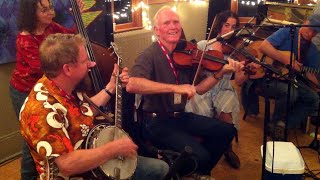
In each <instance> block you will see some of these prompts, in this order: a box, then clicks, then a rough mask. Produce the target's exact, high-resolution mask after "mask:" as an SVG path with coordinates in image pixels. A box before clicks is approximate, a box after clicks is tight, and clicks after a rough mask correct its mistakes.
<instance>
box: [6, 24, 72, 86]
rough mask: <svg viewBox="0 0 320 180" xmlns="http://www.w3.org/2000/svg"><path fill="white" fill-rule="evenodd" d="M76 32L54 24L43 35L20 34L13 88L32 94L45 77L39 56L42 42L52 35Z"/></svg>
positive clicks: (17, 41)
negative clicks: (37, 83)
mask: <svg viewBox="0 0 320 180" xmlns="http://www.w3.org/2000/svg"><path fill="white" fill-rule="evenodd" d="M74 32H75V31H74V30H73V29H67V28H65V27H63V26H61V25H59V24H57V23H55V22H52V23H51V24H50V25H49V26H48V27H47V28H46V30H45V32H44V33H43V34H41V35H31V34H30V35H22V34H21V33H19V34H18V36H17V40H16V50H17V52H16V67H15V69H14V70H13V73H12V75H11V80H10V84H11V86H12V87H13V88H15V89H16V90H18V91H20V92H30V90H31V88H32V87H33V86H34V85H35V83H36V82H37V81H38V80H39V79H40V78H41V77H42V75H43V73H42V71H41V69H40V55H39V46H40V44H41V43H42V41H43V40H44V39H45V38H46V37H47V36H49V35H50V34H55V33H64V34H66V33H74Z"/></svg>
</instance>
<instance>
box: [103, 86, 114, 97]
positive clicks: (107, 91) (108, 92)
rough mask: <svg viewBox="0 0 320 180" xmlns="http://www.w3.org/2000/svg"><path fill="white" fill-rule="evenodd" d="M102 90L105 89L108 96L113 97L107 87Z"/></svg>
mask: <svg viewBox="0 0 320 180" xmlns="http://www.w3.org/2000/svg"><path fill="white" fill-rule="evenodd" d="M104 91H105V92H106V93H107V94H108V95H109V96H110V97H113V94H112V93H111V92H110V91H109V89H107V88H105V89H104Z"/></svg>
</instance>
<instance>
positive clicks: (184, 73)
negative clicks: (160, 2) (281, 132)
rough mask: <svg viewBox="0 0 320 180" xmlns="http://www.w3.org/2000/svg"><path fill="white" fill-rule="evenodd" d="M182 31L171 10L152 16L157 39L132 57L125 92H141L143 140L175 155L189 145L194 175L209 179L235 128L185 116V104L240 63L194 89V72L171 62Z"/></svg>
mask: <svg viewBox="0 0 320 180" xmlns="http://www.w3.org/2000/svg"><path fill="white" fill-rule="evenodd" d="M181 30H182V28H181V24H180V19H179V16H178V15H177V13H176V12H174V11H173V10H172V9H171V8H170V7H167V6H165V7H163V8H161V9H160V10H159V11H158V12H157V13H156V15H155V17H154V33H155V34H156V36H157V39H158V41H156V42H154V43H153V44H152V45H151V46H150V47H148V48H147V49H146V50H145V51H144V52H143V53H142V54H140V55H139V57H138V58H137V59H136V62H135V64H134V66H133V67H132V69H131V72H130V73H131V74H130V78H129V82H128V84H127V86H126V89H127V91H128V92H131V93H137V94H142V98H143V102H144V103H143V105H142V110H143V118H144V127H143V128H144V132H145V135H146V137H148V139H150V140H151V141H152V143H154V144H155V145H156V146H158V147H161V148H166V149H172V150H175V151H179V152H181V151H182V150H183V149H184V147H185V146H190V147H191V148H192V150H193V156H194V158H195V160H196V162H197V164H198V167H197V170H196V171H197V173H199V174H202V175H210V171H211V169H212V168H213V167H214V166H215V165H216V163H217V162H218V161H219V159H220V157H221V155H222V154H223V152H225V150H226V149H227V148H228V147H229V145H230V142H231V140H232V138H233V137H234V134H235V129H234V127H233V126H232V125H230V124H227V123H224V122H221V121H213V120H212V119H211V118H208V117H205V116H200V115H196V114H193V113H187V112H184V110H185V105H186V102H187V101H188V99H191V98H192V97H193V96H194V95H195V93H198V94H203V93H205V92H206V91H208V90H209V89H210V88H211V87H213V86H214V85H215V84H216V83H217V82H218V81H219V78H220V77H222V76H223V74H225V73H229V72H232V71H235V70H238V69H241V68H243V65H242V64H240V63H238V62H235V61H233V60H229V64H226V65H224V66H223V68H222V69H221V70H220V71H219V72H217V73H216V75H215V76H209V77H207V78H206V79H204V80H202V81H201V82H200V83H198V84H197V85H196V86H194V85H191V84H192V80H193V77H194V73H193V72H192V71H190V70H185V69H178V68H177V67H176V66H175V63H174V58H175V57H174V56H173V53H174V50H175V48H176V46H177V43H178V41H179V39H180V36H181ZM195 137H200V138H201V139H202V141H201V142H200V141H198V140H196V139H195ZM186 166H187V165H186ZM199 174H194V175H193V176H195V179H200V178H201V177H202V178H203V176H201V175H199ZM207 179H210V178H209V177H207Z"/></svg>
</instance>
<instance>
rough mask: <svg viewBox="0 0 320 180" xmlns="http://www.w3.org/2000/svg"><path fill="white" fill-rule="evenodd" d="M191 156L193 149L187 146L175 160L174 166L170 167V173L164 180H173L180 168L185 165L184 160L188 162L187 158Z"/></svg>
mask: <svg viewBox="0 0 320 180" xmlns="http://www.w3.org/2000/svg"><path fill="white" fill-rule="evenodd" d="M191 154H192V148H191V147H190V146H185V147H184V150H183V151H182V152H181V154H180V155H179V156H178V157H177V158H176V159H175V161H174V162H173V164H172V165H171V166H170V168H169V172H168V173H167V175H166V176H165V177H164V180H171V179H172V178H173V177H174V176H175V175H176V174H177V171H178V170H179V168H181V167H180V166H181V165H185V164H184V160H186V158H187V157H188V156H190V155H191Z"/></svg>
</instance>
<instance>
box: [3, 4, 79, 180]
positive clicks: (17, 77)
mask: <svg viewBox="0 0 320 180" xmlns="http://www.w3.org/2000/svg"><path fill="white" fill-rule="evenodd" d="M78 5H79V8H80V9H81V10H82V9H83V7H84V4H83V2H82V0H78ZM54 17H55V12H54V9H53V6H52V3H51V1H50V0H21V1H20V4H19V13H18V16H17V25H18V30H19V33H18V35H17V39H16V67H15V69H14V70H13V73H12V75H11V80H10V86H9V90H10V96H11V100H12V104H13V107H14V110H15V113H16V116H17V117H19V112H20V109H21V107H22V105H23V103H24V100H25V99H26V97H27V96H28V94H29V92H30V91H31V89H32V87H33V86H34V85H35V83H36V82H37V81H38V80H39V79H40V78H41V77H42V75H43V73H42V71H41V69H40V58H39V46H40V44H41V43H42V41H43V40H44V39H45V38H46V37H47V36H49V35H50V34H55V33H75V32H76V29H75V28H74V29H67V28H65V27H63V26H61V25H59V24H57V23H55V22H54V21H53V20H52V19H53V18H54ZM37 176H38V173H37V171H36V169H35V165H34V162H33V160H32V157H31V155H30V152H29V149H28V145H27V144H26V143H24V144H23V148H22V161H21V179H26V180H31V179H36V178H37Z"/></svg>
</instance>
